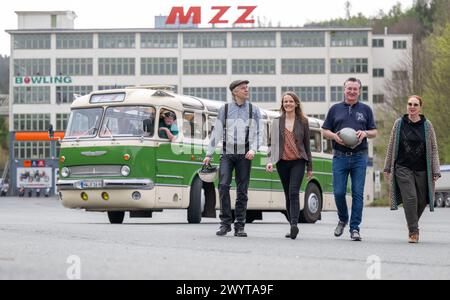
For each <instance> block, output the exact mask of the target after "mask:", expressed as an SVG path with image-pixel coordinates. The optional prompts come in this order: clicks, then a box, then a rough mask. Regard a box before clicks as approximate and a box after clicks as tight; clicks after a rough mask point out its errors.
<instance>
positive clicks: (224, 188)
mask: <svg viewBox="0 0 450 300" xmlns="http://www.w3.org/2000/svg"><path fill="white" fill-rule="evenodd" d="M248 83H249V81H248V80H235V81H233V82H232V83H231V84H230V87H229V88H230V91H231V93H232V97H233V101H232V102H230V103H227V104H225V105H223V106H222V107H221V108H220V110H219V114H218V117H217V121H216V124H215V126H214V130H213V132H212V133H211V140H210V144H209V147H208V151H207V154H206V158H205V160H204V161H203V163H204V164H205V165H209V164H210V161H211V158H212V155H213V154H214V152H215V149H216V146H217V144H218V142H219V141H220V140H222V141H223V152H222V156H221V159H220V168H219V195H220V220H221V222H220V228H219V230H218V231H217V232H216V234H217V235H218V236H224V235H226V234H227V233H228V232H230V231H231V223H232V222H233V217H232V213H231V198H230V187H231V186H230V185H231V180H232V178H233V171H234V170H235V171H236V186H237V199H236V207H235V215H236V221H235V223H234V235H235V236H237V237H247V233H246V232H245V231H244V227H245V222H246V213H247V202H248V186H249V183H250V171H251V166H252V160H253V159H254V157H255V155H256V152H257V151H258V147H259V145H261V143H260V142H259V140H258V139H259V138H261V135H260V130H259V121H260V119H261V113H260V111H259V109H258V107H256V106H255V105H253V104H251V103H250V102H249V101H248V99H249V88H248Z"/></svg>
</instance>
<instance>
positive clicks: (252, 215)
mask: <svg viewBox="0 0 450 300" xmlns="http://www.w3.org/2000/svg"><path fill="white" fill-rule="evenodd" d="M262 219H263V218H262V211H260V210H247V213H246V220H245V223H247V224H251V223H253V222H254V221H255V220H262Z"/></svg>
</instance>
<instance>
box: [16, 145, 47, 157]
mask: <svg viewBox="0 0 450 300" xmlns="http://www.w3.org/2000/svg"><path fill="white" fill-rule="evenodd" d="M14 158H15V159H47V158H51V154H50V142H22V141H19V142H14Z"/></svg>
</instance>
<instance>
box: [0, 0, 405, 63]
mask: <svg viewBox="0 0 450 300" xmlns="http://www.w3.org/2000/svg"><path fill="white" fill-rule="evenodd" d="M346 1H347V0H308V1H306V0H295V1H292V0H289V1H288V0H228V1H225V0H159V1H156V0H126V1H111V0H93V1H84V0H81V1H78V3H75V2H74V1H71V2H72V3H71V4H69V1H61V0H58V1H57V0H39V1H36V0H21V1H11V0H7V1H2V4H1V7H2V9H1V10H0V54H3V55H4V54H8V55H9V54H10V38H9V34H7V33H6V32H5V30H7V29H17V15H16V14H15V13H14V12H15V11H24V10H26V11H30V10H31V11H32V10H39V11H44V10H72V11H74V12H75V13H76V14H77V16H78V18H77V19H76V20H75V28H76V29H77V28H78V29H81V28H153V27H154V16H155V15H167V14H169V12H170V10H171V8H172V7H173V6H183V7H185V8H187V7H189V6H201V7H202V24H203V25H202V26H201V27H206V26H207V25H208V22H209V20H210V18H211V17H212V15H213V13H215V12H216V11H213V10H211V9H210V8H211V6H225V5H226V6H232V8H231V9H230V10H229V12H228V13H227V14H226V15H225V16H224V18H225V19H229V20H230V22H232V21H233V20H235V19H236V18H237V17H238V16H239V15H240V14H239V12H241V11H239V10H238V9H237V6H243V5H256V6H258V7H257V8H256V10H255V11H254V13H253V16H254V18H255V20H256V19H257V18H258V17H259V18H260V19H261V20H264V18H266V21H267V22H266V23H268V21H269V20H271V21H272V25H273V26H277V25H278V23H281V25H282V26H302V25H303V24H305V23H307V22H311V21H321V20H328V19H331V18H338V17H345V6H344V3H345V2H346ZM398 2H399V3H401V4H402V7H403V8H409V7H411V6H412V3H413V0H350V3H351V4H352V7H351V13H352V15H356V14H357V13H359V12H362V13H363V14H364V15H366V16H375V15H377V14H378V12H379V11H380V10H384V11H385V12H388V11H389V10H390V9H391V8H392V6H393V5H395V4H396V3H398ZM230 26H231V25H230Z"/></svg>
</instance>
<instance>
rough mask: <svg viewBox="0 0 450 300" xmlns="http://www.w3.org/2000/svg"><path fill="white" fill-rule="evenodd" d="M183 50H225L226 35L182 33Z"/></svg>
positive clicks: (220, 33)
mask: <svg viewBox="0 0 450 300" xmlns="http://www.w3.org/2000/svg"><path fill="white" fill-rule="evenodd" d="M183 47H184V48H226V47H227V34H226V33H225V32H223V33H222V32H219V33H212V32H198V33H197V32H186V33H183Z"/></svg>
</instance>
